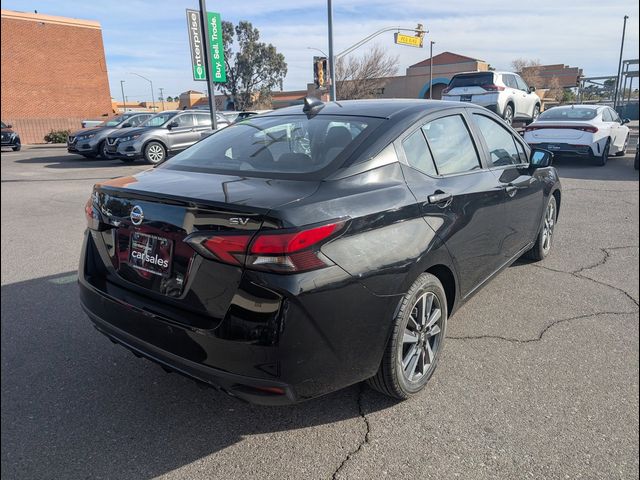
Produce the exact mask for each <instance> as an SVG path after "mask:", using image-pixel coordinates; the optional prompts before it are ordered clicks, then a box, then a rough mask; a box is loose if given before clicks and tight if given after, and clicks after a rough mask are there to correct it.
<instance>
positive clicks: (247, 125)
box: [162, 115, 384, 176]
mask: <svg viewBox="0 0 640 480" xmlns="http://www.w3.org/2000/svg"><path fill="white" fill-rule="evenodd" d="M383 121H384V120H383V119H380V118H368V117H350V116H330V115H316V116H314V117H312V118H307V116H306V115H287V116H271V117H259V116H255V117H250V118H248V119H246V120H242V121H240V122H238V123H235V124H232V125H231V126H229V127H227V128H224V129H222V130H219V131H217V132H216V133H214V134H212V135H211V136H209V137H207V138H205V139H204V140H202V141H201V142H198V143H196V144H195V145H193V146H192V147H190V148H188V149H187V150H185V151H184V152H182V153H180V154H178V155H176V156H175V157H173V158H171V159H169V160H168V161H167V162H165V163H164V164H163V166H162V167H163V168H171V169H177V170H189V171H204V172H215V173H231V174H236V175H249V176H252V175H257V176H270V175H272V174H280V175H283V176H289V175H299V174H304V175H309V174H313V173H317V172H320V171H321V170H323V169H325V168H326V167H328V166H329V165H330V164H332V162H333V161H334V160H336V159H338V157H340V156H341V154H342V153H343V152H345V153H346V151H347V150H352V149H353V148H355V147H356V146H357V145H359V144H360V143H361V142H362V141H363V140H364V138H365V137H366V136H367V135H369V133H370V132H371V131H372V130H374V128H375V127H376V126H378V125H379V124H380V123H381V122H383ZM280 175H276V176H280Z"/></svg>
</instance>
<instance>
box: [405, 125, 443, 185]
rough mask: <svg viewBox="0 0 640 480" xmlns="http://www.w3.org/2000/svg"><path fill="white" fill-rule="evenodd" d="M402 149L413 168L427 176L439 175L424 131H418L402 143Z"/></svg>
mask: <svg viewBox="0 0 640 480" xmlns="http://www.w3.org/2000/svg"><path fill="white" fill-rule="evenodd" d="M402 148H403V150H404V154H405V156H406V157H407V162H408V163H409V165H411V166H412V167H413V168H415V169H417V170H420V171H421V172H424V173H426V174H427V175H437V174H438V172H436V167H435V165H434V164H433V158H432V157H431V152H429V147H428V146H427V141H426V140H425V138H424V134H423V133H422V129H418V130H416V131H415V132H413V133H412V134H411V135H409V136H408V137H407V138H405V139H404V140H403V141H402Z"/></svg>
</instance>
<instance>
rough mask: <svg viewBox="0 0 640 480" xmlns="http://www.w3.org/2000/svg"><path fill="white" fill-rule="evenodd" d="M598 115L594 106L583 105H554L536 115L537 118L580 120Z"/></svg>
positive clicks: (590, 118)
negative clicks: (586, 106) (585, 106)
mask: <svg viewBox="0 0 640 480" xmlns="http://www.w3.org/2000/svg"><path fill="white" fill-rule="evenodd" d="M597 116H598V110H597V109H595V108H584V107H555V108H551V109H549V110H547V111H545V112H542V113H541V114H540V116H539V117H538V119H539V120H567V121H572V120H573V121H580V120H592V119H594V118H596V117H597Z"/></svg>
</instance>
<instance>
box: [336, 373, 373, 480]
mask: <svg viewBox="0 0 640 480" xmlns="http://www.w3.org/2000/svg"><path fill="white" fill-rule="evenodd" d="M363 393H364V383H360V391H359V392H358V413H359V415H360V417H361V418H362V420H363V421H364V424H365V427H366V430H365V434H364V436H363V438H362V439H361V440H360V443H359V444H358V446H357V447H356V448H355V449H354V450H352V451H350V452H349V453H348V454H347V456H346V457H345V458H344V460H342V463H340V465H339V466H338V468H336V470H335V471H334V472H333V475H332V476H331V478H332V480H336V479H337V478H338V474H339V473H340V471H341V470H342V469H343V468H344V467H345V465H346V464H347V463H348V462H349V460H351V459H352V458H353V457H354V456H355V455H357V454H358V453H359V452H360V450H362V448H363V447H364V446H365V445H366V444H367V443H369V434H370V433H371V424H370V423H369V419H368V418H367V415H366V414H365V413H364V408H363V407H362V394H363Z"/></svg>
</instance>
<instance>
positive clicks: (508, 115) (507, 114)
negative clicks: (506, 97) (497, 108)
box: [504, 105, 513, 125]
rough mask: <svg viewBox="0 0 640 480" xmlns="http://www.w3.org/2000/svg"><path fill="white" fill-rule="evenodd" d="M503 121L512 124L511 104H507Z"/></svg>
mask: <svg viewBox="0 0 640 480" xmlns="http://www.w3.org/2000/svg"><path fill="white" fill-rule="evenodd" d="M504 121H505V122H507V125H513V108H511V106H510V105H509V106H507V110H506V111H505V112H504Z"/></svg>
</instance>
